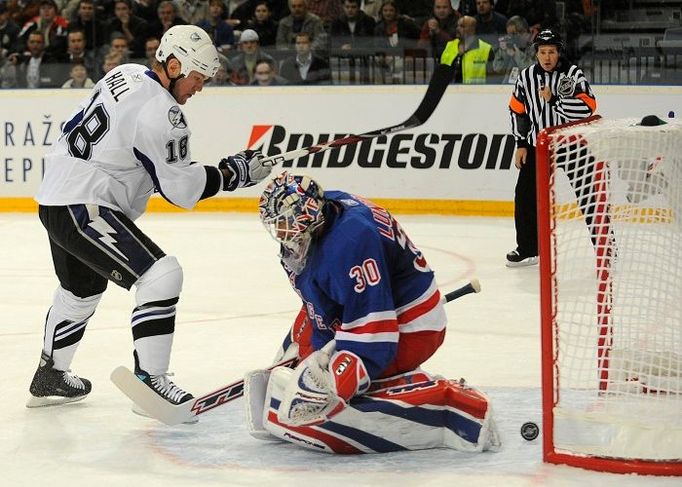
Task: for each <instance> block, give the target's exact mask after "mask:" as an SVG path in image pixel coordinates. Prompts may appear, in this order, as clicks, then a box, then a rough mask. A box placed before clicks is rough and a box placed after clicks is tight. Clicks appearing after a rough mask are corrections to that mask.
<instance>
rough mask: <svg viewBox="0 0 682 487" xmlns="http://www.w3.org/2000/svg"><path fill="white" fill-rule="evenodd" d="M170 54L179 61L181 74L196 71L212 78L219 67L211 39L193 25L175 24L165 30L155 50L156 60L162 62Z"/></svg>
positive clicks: (184, 74)
mask: <svg viewBox="0 0 682 487" xmlns="http://www.w3.org/2000/svg"><path fill="white" fill-rule="evenodd" d="M171 54H172V55H173V56H175V58H176V59H177V60H178V61H180V64H181V66H182V67H181V71H180V74H181V75H182V76H187V75H188V74H189V73H190V72H191V71H196V72H197V73H201V74H203V75H204V76H206V77H208V78H212V77H213V76H215V74H216V72H217V71H218V68H219V67H220V61H219V60H218V50H217V49H216V48H215V46H214V45H213V41H211V38H210V37H209V36H208V34H207V33H206V31H204V30H203V29H202V28H201V27H197V26H195V25H175V26H173V27H171V28H170V29H168V30H167V31H166V33H165V34H164V35H163V37H162V38H161V42H160V44H159V48H158V49H157V50H156V60H157V61H159V62H161V63H162V62H164V61H166V60H167V59H168V57H169V56H170V55H171Z"/></svg>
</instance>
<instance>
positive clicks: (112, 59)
mask: <svg viewBox="0 0 682 487" xmlns="http://www.w3.org/2000/svg"><path fill="white" fill-rule="evenodd" d="M121 64H123V57H122V56H121V55H120V54H119V53H118V52H114V51H110V52H109V54H107V55H106V56H104V62H103V63H102V73H103V75H104V74H107V73H108V72H109V71H111V70H112V69H114V68H115V67H116V66H120V65H121Z"/></svg>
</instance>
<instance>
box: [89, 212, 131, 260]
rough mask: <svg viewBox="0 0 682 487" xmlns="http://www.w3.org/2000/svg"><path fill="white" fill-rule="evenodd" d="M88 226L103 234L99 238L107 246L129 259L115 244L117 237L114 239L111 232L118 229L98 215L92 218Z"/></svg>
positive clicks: (114, 232) (113, 232)
mask: <svg viewBox="0 0 682 487" xmlns="http://www.w3.org/2000/svg"><path fill="white" fill-rule="evenodd" d="M88 226H89V227H90V228H92V229H93V230H95V231H96V232H97V233H99V234H100V235H101V237H99V240H100V242H102V243H103V244H104V245H106V246H107V248H109V249H111V250H113V251H114V252H116V253H117V254H118V255H120V256H121V257H123V259H125V260H128V257H126V256H125V255H124V254H123V253H122V252H121V251H120V250H118V248H116V246H115V245H114V244H115V243H117V242H116V239H114V237H113V236H112V235H111V234H116V230H114V229H113V227H112V226H111V225H109V224H108V223H107V222H106V221H105V220H104V218H102V217H97V218H95V219H94V220H91V221H90V223H88Z"/></svg>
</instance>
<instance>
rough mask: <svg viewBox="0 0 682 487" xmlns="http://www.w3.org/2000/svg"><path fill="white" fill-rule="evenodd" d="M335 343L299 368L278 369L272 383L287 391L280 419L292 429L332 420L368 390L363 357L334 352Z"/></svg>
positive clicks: (273, 375)
mask: <svg viewBox="0 0 682 487" xmlns="http://www.w3.org/2000/svg"><path fill="white" fill-rule="evenodd" d="M335 346H336V343H335V342H334V341H333V340H332V341H330V342H329V343H328V344H327V345H325V346H324V347H323V348H322V349H321V350H318V351H316V352H314V353H312V354H311V355H310V356H309V357H308V358H306V359H305V360H304V361H303V362H301V363H300V364H299V365H298V367H296V369H294V370H292V369H288V368H285V367H277V368H276V369H274V370H273V372H272V376H271V378H270V380H275V381H277V382H279V383H280V384H281V386H282V388H283V389H284V392H283V396H282V401H281V403H280V406H279V409H278V411H277V419H278V420H279V421H280V422H281V423H283V424H286V425H289V426H311V425H315V424H321V423H324V422H327V421H329V420H330V419H331V418H332V417H334V416H335V415H337V414H338V413H340V412H341V411H343V410H344V409H345V408H346V406H347V405H348V401H350V399H351V398H352V397H353V396H356V395H358V394H362V393H364V392H365V391H367V389H368V388H369V384H370V380H369V376H368V374H367V369H366V368H365V364H364V363H363V362H362V360H361V359H360V357H358V356H357V355H355V354H354V353H353V352H349V351H346V350H340V351H335Z"/></svg>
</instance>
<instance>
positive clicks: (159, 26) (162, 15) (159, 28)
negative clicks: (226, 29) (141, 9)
mask: <svg viewBox="0 0 682 487" xmlns="http://www.w3.org/2000/svg"><path fill="white" fill-rule="evenodd" d="M219 1H220V0H219ZM220 3H221V4H222V1H221V2H220ZM156 15H157V18H156V20H154V21H153V22H151V23H150V24H149V28H148V29H147V34H146V35H147V36H150V37H158V38H159V39H161V37H162V36H163V35H164V34H165V33H166V31H167V30H168V29H170V28H171V27H173V26H174V25H185V24H186V23H187V22H185V21H184V20H183V19H182V18H181V17H178V10H177V8H176V7H175V4H174V3H173V2H171V1H170V0H163V1H162V2H160V3H159V6H158V7H157V8H156Z"/></svg>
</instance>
